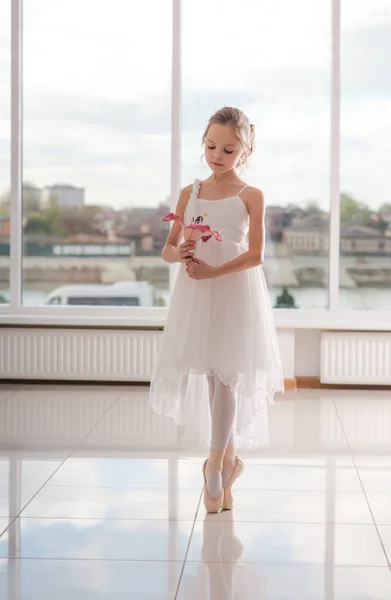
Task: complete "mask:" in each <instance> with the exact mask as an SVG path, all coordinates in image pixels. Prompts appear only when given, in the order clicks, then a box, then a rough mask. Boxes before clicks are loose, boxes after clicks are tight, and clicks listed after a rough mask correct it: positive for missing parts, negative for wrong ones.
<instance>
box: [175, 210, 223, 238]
mask: <svg viewBox="0 0 391 600" xmlns="http://www.w3.org/2000/svg"><path fill="white" fill-rule="evenodd" d="M163 221H176V222H177V223H178V224H179V225H180V226H181V227H182V229H183V237H184V238H185V240H186V242H188V241H194V242H198V240H202V241H203V242H207V241H208V240H210V238H211V237H212V235H213V236H214V237H215V238H216V240H217V241H218V242H221V235H220V234H219V232H218V231H212V229H211V228H210V227H209V225H201V224H199V225H195V224H194V223H192V224H191V225H185V223H184V222H183V220H182V219H181V218H180V217H178V215H176V214H175V213H169V214H168V215H166V216H165V217H164V219H163Z"/></svg>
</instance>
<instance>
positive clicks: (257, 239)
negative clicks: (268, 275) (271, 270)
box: [213, 187, 265, 277]
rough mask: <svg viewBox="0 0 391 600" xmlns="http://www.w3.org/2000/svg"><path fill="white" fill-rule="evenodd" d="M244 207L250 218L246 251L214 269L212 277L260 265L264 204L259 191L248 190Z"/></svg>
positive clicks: (263, 228) (262, 245)
mask: <svg viewBox="0 0 391 600" xmlns="http://www.w3.org/2000/svg"><path fill="white" fill-rule="evenodd" d="M246 207H247V211H248V214H249V216H250V226H249V232H248V250H247V252H243V254H241V255H240V256H238V257H237V258H234V259H233V260H230V261H229V262H226V263H224V264H223V265H220V266H219V267H214V275H213V276H214V277H219V276H220V275H228V274H230V273H236V272H237V271H244V270H245V269H250V268H251V267H256V266H257V265H260V264H262V261H263V252H264V240H265V204H264V199H263V194H262V192H261V190H258V189H257V188H253V187H252V188H248V192H247V194H246Z"/></svg>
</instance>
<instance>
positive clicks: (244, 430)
mask: <svg viewBox="0 0 391 600" xmlns="http://www.w3.org/2000/svg"><path fill="white" fill-rule="evenodd" d="M247 248H248V246H247V244H245V243H244V244H238V243H232V242H230V243H228V242H226V243H220V244H219V243H218V242H214V241H213V240H211V241H210V242H208V243H207V244H203V245H202V246H200V248H199V249H198V250H197V257H198V258H200V259H201V260H205V261H206V262H208V263H209V264H215V265H218V264H223V263H225V262H227V261H230V260H232V259H233V258H235V257H236V256H238V255H239V254H241V253H242V252H245V251H246V250H247ZM207 375H217V376H218V378H219V379H220V380H221V381H222V382H223V384H225V385H228V386H229V387H230V388H231V390H232V391H233V392H234V393H235V397H236V417H235V422H234V432H235V445H236V447H238V448H241V447H242V448H252V449H255V448H258V447H260V446H264V445H267V444H268V442H269V434H268V417H267V409H268V402H273V397H274V394H275V393H276V392H278V391H283V389H284V383H283V375H282V368H281V360H280V354H279V348H278V343H277V335H276V330H275V325H274V319H273V313H272V308H271V304H270V299H269V293H268V290H267V285H266V281H265V278H264V274H263V270H262V267H261V266H257V267H253V268H250V269H246V270H244V271H240V272H237V273H233V274H230V275H223V276H221V277H217V278H215V279H201V280H194V279H191V278H190V277H189V276H188V274H187V273H186V270H185V265H183V264H182V265H181V266H180V269H179V273H178V276H177V281H176V284H175V288H174V291H173V293H172V297H171V302H170V309H169V313H168V317H167V322H166V325H165V329H164V332H163V335H162V339H161V345H160V351H159V355H158V359H157V365H156V369H155V372H154V374H153V377H152V380H151V387H150V395H149V403H150V406H151V407H153V408H154V409H155V410H156V411H157V412H158V413H160V414H162V415H165V416H170V417H173V418H174V419H175V421H176V423H177V424H178V425H180V426H182V427H181V435H182V436H183V438H184V439H192V440H197V442H198V443H199V445H201V446H209V445H210V437H211V419H210V411H209V396H208V382H207V377H206V376H207Z"/></svg>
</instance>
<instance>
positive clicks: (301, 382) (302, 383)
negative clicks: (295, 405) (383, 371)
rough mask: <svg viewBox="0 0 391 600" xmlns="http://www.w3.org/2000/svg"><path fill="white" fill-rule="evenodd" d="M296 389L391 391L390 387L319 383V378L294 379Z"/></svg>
mask: <svg viewBox="0 0 391 600" xmlns="http://www.w3.org/2000/svg"><path fill="white" fill-rule="evenodd" d="M296 383H297V389H311V390H391V386H390V385H361V384H359V385H357V384H356V385H353V384H343V383H321V381H320V377H301V376H298V377H296Z"/></svg>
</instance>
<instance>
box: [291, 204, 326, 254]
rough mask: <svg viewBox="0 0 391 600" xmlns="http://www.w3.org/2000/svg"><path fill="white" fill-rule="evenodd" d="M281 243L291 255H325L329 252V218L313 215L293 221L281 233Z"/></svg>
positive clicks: (321, 214) (319, 214) (317, 214)
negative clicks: (289, 249)
mask: <svg viewBox="0 0 391 600" xmlns="http://www.w3.org/2000/svg"><path fill="white" fill-rule="evenodd" d="M283 241H284V242H285V243H286V244H287V245H288V246H289V247H290V248H291V249H292V252H293V254H318V255H319V254H327V253H328V250H329V216H328V215H327V214H325V213H314V214H311V215H308V216H307V217H304V218H303V219H300V220H297V221H294V222H293V223H292V225H291V226H290V227H287V228H286V229H285V231H284V233H283Z"/></svg>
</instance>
